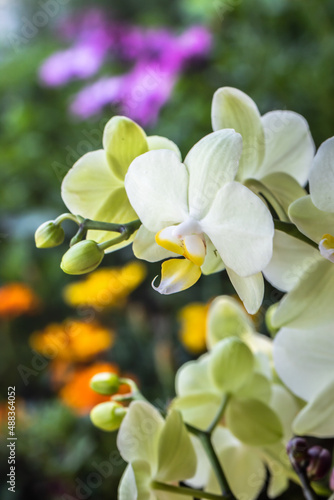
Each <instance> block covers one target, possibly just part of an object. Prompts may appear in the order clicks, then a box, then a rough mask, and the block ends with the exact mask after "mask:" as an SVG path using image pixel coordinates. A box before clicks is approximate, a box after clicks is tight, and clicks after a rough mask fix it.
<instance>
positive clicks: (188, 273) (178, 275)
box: [152, 259, 201, 295]
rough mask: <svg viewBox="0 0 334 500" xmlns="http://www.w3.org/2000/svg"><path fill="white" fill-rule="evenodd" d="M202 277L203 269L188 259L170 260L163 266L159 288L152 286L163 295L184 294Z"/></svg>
mask: <svg viewBox="0 0 334 500" xmlns="http://www.w3.org/2000/svg"><path fill="white" fill-rule="evenodd" d="M200 277H201V268H200V267H199V266H197V265H196V264H193V263H192V262H191V261H190V260H188V259H169V260H166V261H165V262H163V263H162V265H161V280H160V284H159V286H155V285H154V281H155V279H154V280H153V282H152V286H153V288H154V290H156V291H157V292H159V293H161V294H162V295H170V294H171V293H177V292H182V290H187V288H190V287H191V286H193V285H194V284H195V283H196V282H197V281H198V280H199V278H200Z"/></svg>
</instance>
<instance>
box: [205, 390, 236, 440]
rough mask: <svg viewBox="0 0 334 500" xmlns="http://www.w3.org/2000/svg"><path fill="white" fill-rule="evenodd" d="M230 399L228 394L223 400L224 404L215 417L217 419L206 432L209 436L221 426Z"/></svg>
mask: <svg viewBox="0 0 334 500" xmlns="http://www.w3.org/2000/svg"><path fill="white" fill-rule="evenodd" d="M229 399H230V395H229V394H226V395H225V396H224V397H223V399H222V402H221V404H220V408H219V410H218V412H217V414H216V416H215V418H214V419H213V420H212V422H211V424H210V425H209V427H208V428H207V430H206V432H207V433H208V434H210V435H211V434H212V433H213V431H214V430H215V428H216V427H217V425H218V424H219V422H220V420H221V419H222V417H223V415H224V413H225V410H226V406H227V403H228V402H229Z"/></svg>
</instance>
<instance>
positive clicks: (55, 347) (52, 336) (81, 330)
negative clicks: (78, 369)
mask: <svg viewBox="0 0 334 500" xmlns="http://www.w3.org/2000/svg"><path fill="white" fill-rule="evenodd" d="M113 341H114V334H113V332H112V331H111V330H109V329H108V328H105V327H104V326H102V325H100V324H99V323H97V322H95V321H94V322H85V321H79V320H66V321H64V322H63V323H51V324H50V325H48V326H47V327H46V328H45V329H44V330H43V331H41V332H35V333H33V334H32V335H31V337H30V345H31V347H32V348H33V349H35V350H36V351H38V352H40V353H41V354H42V355H44V356H45V357H48V358H52V359H54V358H57V359H58V360H63V361H74V362H83V361H87V360H89V359H91V358H93V357H94V356H96V355H97V354H98V353H100V352H101V351H105V350H106V349H108V348H109V347H110V346H111V345H112V344H113Z"/></svg>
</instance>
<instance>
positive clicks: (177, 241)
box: [155, 226, 206, 267]
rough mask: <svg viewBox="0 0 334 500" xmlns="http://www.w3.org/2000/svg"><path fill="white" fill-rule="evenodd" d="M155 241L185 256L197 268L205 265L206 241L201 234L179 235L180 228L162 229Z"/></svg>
mask: <svg viewBox="0 0 334 500" xmlns="http://www.w3.org/2000/svg"><path fill="white" fill-rule="evenodd" d="M155 241H156V242H157V243H158V245H160V246H161V247H163V248H165V249H166V250H170V251H171V252H174V253H177V254H179V255H183V257H185V258H186V259H188V260H190V262H192V263H193V264H196V266H199V267H200V266H201V265H202V264H203V263H204V260H205V255H206V245H205V240H204V239H203V238H202V237H201V235H199V234H188V235H185V236H181V235H179V231H178V226H170V227H166V228H164V229H162V230H161V231H159V232H158V233H157V234H156V235H155Z"/></svg>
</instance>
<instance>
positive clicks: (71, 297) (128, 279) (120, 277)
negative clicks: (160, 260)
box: [64, 261, 146, 309]
mask: <svg viewBox="0 0 334 500" xmlns="http://www.w3.org/2000/svg"><path fill="white" fill-rule="evenodd" d="M145 276H146V268H145V266H144V264H142V263H141V262H136V261H135V262H130V263H129V264H127V265H125V266H124V267H121V268H109V269H99V270H97V271H94V272H93V273H91V274H89V275H88V276H87V277H86V278H85V279H84V280H81V281H76V282H75V283H71V284H70V285H68V286H67V287H65V289H64V299H65V301H66V302H67V303H68V304H69V305H71V306H73V307H77V306H88V307H94V308H95V309H104V308H107V307H115V306H117V307H119V306H122V305H124V304H125V301H126V298H127V297H128V295H129V294H130V293H131V292H132V291H133V290H134V289H135V288H137V287H138V286H139V285H140V284H141V283H142V281H143V280H144V279H145Z"/></svg>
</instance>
